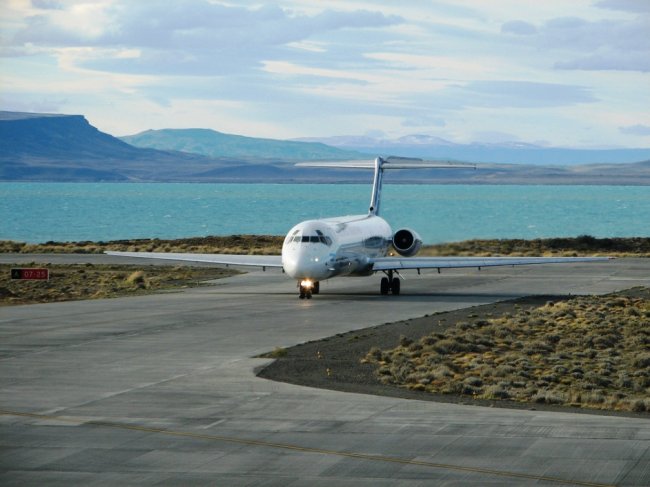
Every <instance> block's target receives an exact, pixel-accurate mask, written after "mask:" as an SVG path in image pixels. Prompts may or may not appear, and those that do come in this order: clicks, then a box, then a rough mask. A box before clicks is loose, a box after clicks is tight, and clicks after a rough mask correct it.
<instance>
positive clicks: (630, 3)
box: [595, 0, 650, 13]
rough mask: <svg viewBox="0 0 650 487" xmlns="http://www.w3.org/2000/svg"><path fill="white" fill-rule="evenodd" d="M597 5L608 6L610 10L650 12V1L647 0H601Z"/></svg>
mask: <svg viewBox="0 0 650 487" xmlns="http://www.w3.org/2000/svg"><path fill="white" fill-rule="evenodd" d="M595 5H596V7H601V8H608V9H610V10H623V11H628V12H638V13H643V12H649V13H650V2H647V1H646V0H601V1H600V2H596V3H595Z"/></svg>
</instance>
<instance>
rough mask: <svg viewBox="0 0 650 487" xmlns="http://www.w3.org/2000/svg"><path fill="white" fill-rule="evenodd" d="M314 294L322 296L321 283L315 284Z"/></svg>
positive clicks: (312, 291)
mask: <svg viewBox="0 0 650 487" xmlns="http://www.w3.org/2000/svg"><path fill="white" fill-rule="evenodd" d="M311 293H312V294H320V282H315V283H314V287H313V288H312V289H311Z"/></svg>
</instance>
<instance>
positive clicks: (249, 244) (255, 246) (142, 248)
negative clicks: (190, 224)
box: [0, 235, 283, 255]
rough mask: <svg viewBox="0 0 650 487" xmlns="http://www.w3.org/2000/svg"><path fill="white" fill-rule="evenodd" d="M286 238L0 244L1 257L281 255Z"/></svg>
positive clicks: (255, 237) (267, 236) (244, 236)
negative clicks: (108, 252)
mask: <svg viewBox="0 0 650 487" xmlns="http://www.w3.org/2000/svg"><path fill="white" fill-rule="evenodd" d="M282 241H283V237H277V236H270V235H231V236H228V237H197V238H183V239H177V240H161V239H157V238H154V239H134V240H113V241H110V242H46V243H42V244H28V243H24V242H13V241H10V240H3V241H0V253H22V254H40V253H78V254H101V253H102V252H104V251H106V250H114V251H123V252H188V253H190V252H191V253H208V254H210V253H215V254H259V255H277V254H279V253H280V251H281V249H282Z"/></svg>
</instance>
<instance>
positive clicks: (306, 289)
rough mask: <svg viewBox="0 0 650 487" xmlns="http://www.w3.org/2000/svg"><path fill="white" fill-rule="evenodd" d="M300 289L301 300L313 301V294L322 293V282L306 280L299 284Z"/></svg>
mask: <svg viewBox="0 0 650 487" xmlns="http://www.w3.org/2000/svg"><path fill="white" fill-rule="evenodd" d="M298 289H299V290H300V294H299V295H298V297H299V298H300V299H305V298H306V299H311V296H312V294H318V293H319V292H320V282H314V281H310V280H309V279H305V280H303V281H299V282H298Z"/></svg>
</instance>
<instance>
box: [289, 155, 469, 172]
mask: <svg viewBox="0 0 650 487" xmlns="http://www.w3.org/2000/svg"><path fill="white" fill-rule="evenodd" d="M379 161H380V166H381V168H382V169H476V165H474V164H469V163H463V162H456V161H446V160H425V159H419V158H417V157H396V156H390V157H387V158H385V159H383V158H379ZM296 166H299V167H328V168H332V169H336V168H349V169H375V168H376V167H377V161H375V160H369V159H366V160H351V161H332V162H299V163H297V164H296Z"/></svg>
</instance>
